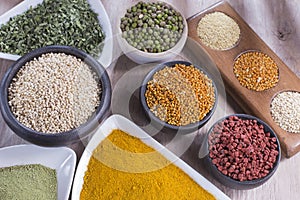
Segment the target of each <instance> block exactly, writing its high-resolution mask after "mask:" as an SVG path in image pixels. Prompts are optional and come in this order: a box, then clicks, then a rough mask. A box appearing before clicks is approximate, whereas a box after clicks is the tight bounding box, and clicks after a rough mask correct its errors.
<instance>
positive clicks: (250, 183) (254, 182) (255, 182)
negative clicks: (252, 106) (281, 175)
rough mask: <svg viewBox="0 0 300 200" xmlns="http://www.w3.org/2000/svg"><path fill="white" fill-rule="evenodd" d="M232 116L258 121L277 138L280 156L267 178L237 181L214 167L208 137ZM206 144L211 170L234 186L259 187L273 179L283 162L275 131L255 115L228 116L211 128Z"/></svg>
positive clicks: (277, 157) (277, 140)
mask: <svg viewBox="0 0 300 200" xmlns="http://www.w3.org/2000/svg"><path fill="white" fill-rule="evenodd" d="M231 116H237V117H239V118H240V119H252V120H256V121H257V122H258V124H259V125H263V126H264V130H269V131H267V132H269V133H270V134H271V136H273V137H275V138H276V143H277V150H278V155H277V156H276V161H275V162H274V167H273V168H272V169H271V170H270V172H269V173H268V174H267V175H266V176H265V177H262V178H259V179H254V180H250V181H249V180H246V181H238V180H235V179H233V178H231V177H229V176H226V175H224V174H223V173H221V172H220V171H219V170H218V168H217V167H216V165H214V164H213V163H212V160H211V157H210V156H209V152H210V151H209V144H208V140H209V139H208V137H209V135H210V134H211V133H212V130H213V128H214V127H215V126H216V125H217V124H219V123H220V122H222V121H224V120H226V119H228V118H229V117H231ZM205 143H206V144H207V151H208V154H207V155H206V157H207V161H208V163H209V165H210V166H209V167H210V168H211V169H213V170H214V172H216V173H217V174H218V176H219V177H222V178H223V179H224V180H225V181H226V182H227V181H228V182H231V183H232V184H234V185H240V186H244V187H246V186H255V185H257V186H259V185H261V184H263V183H264V182H265V181H267V180H268V179H269V178H271V176H273V174H274V173H275V171H276V170H277V168H278V166H279V163H280V160H281V147H280V142H279V139H278V137H277V135H276V133H275V132H274V131H273V129H272V128H271V127H270V126H269V125H268V124H267V123H266V122H264V121H263V120H261V119H260V118H258V117H255V116H253V115H249V114H241V113H238V114H231V115H227V116H225V117H223V118H221V119H219V120H217V121H216V122H215V123H214V124H213V125H212V126H211V127H210V128H209V130H208V131H207V134H206V138H205Z"/></svg>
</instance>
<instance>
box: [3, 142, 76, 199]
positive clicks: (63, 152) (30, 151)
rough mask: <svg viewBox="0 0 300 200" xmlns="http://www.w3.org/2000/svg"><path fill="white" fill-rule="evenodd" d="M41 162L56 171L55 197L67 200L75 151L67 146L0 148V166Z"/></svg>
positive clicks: (74, 162) (74, 161)
mask: <svg viewBox="0 0 300 200" xmlns="http://www.w3.org/2000/svg"><path fill="white" fill-rule="evenodd" d="M28 164H41V165H43V166H46V167H49V168H51V169H55V170H56V173H57V182H58V185H57V188H58V191H57V199H58V200H68V199H69V194H70V189H71V185H72V181H73V175H74V171H75V165H76V154H75V152H74V151H73V150H72V149H70V148H67V147H57V148H46V147H39V146H36V145H27V144H26V145H15V146H9V147H4V148H1V149H0V167H1V168H2V167H10V166H15V165H28Z"/></svg>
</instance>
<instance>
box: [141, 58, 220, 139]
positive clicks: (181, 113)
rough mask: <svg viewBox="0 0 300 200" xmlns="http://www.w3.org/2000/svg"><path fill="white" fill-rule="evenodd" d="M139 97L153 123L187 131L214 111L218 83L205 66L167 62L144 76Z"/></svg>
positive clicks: (200, 125) (162, 126)
mask: <svg viewBox="0 0 300 200" xmlns="http://www.w3.org/2000/svg"><path fill="white" fill-rule="evenodd" d="M140 100H141V104H142V107H143V109H144V111H145V114H146V116H147V117H148V118H149V119H150V123H152V124H153V126H155V127H156V128H158V129H165V130H170V131H172V132H174V131H175V132H178V133H183V134H186V133H191V132H193V131H195V130H197V129H199V128H201V127H202V126H204V125H205V124H206V122H207V121H208V120H209V119H210V118H211V116H212V115H213V113H214V111H215V109H216V105H217V87H216V85H215V83H214V81H213V79H212V78H211V75H210V74H209V73H207V72H206V71H205V69H204V68H201V67H199V66H197V65H193V64H191V63H190V62H187V61H171V62H165V63H161V64H158V65H157V66H156V67H154V68H153V69H152V70H151V71H150V72H149V73H148V74H147V75H146V77H145V78H144V80H143V83H142V86H141V89H140Z"/></svg>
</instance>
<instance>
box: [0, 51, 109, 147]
mask: <svg viewBox="0 0 300 200" xmlns="http://www.w3.org/2000/svg"><path fill="white" fill-rule="evenodd" d="M50 52H52V53H65V54H68V55H73V56H75V57H77V58H80V59H81V60H83V61H84V62H85V63H86V64H87V65H88V66H90V67H91V69H92V70H93V71H94V72H96V74H97V75H98V77H100V81H101V86H102V94H101V97H99V98H101V101H100V105H99V106H98V107H97V109H96V111H95V113H93V115H92V116H91V117H90V118H89V119H88V121H87V122H85V123H84V124H82V125H80V126H79V127H78V128H75V129H72V130H70V131H66V132H61V133H55V134H49V133H42V132H37V131H35V130H32V129H30V128H28V127H26V126H24V125H23V124H21V123H20V122H19V121H18V120H17V119H16V118H15V116H14V115H13V113H12V112H11V109H10V106H9V105H8V87H9V85H10V83H11V81H12V79H13V78H14V76H15V75H16V73H17V72H18V71H19V69H20V68H21V67H23V66H24V64H25V63H27V62H28V61H31V60H33V59H34V58H37V57H39V56H41V55H42V54H45V53H50ZM110 99H111V83H110V80H109V77H108V74H107V72H106V71H105V69H104V67H103V66H102V65H101V64H100V63H99V62H97V61H96V60H95V59H94V58H93V57H92V56H90V55H88V54H87V53H85V52H83V51H81V50H78V49H76V48H73V47H70V46H47V47H43V48H39V49H36V50H34V51H32V52H30V53H28V54H26V55H24V56H22V57H21V58H19V59H18V60H17V61H16V62H15V63H14V64H13V65H12V66H11V67H10V68H9V69H8V70H7V72H6V73H5V75H4V77H3V79H2V81H1V86H0V110H1V113H2V116H3V119H4V120H5V122H6V123H7V125H8V126H9V127H10V128H11V129H12V130H13V131H14V132H15V133H16V134H17V135H18V136H20V137H21V138H23V139H25V140H27V141H29V142H31V143H34V144H37V145H41V146H63V145H67V144H70V143H72V142H76V141H78V140H80V139H81V138H83V137H86V136H88V135H89V134H90V133H92V132H93V131H94V130H95V129H96V128H97V127H98V125H99V124H100V122H101V120H102V119H103V118H104V117H105V114H106V113H107V111H108V109H109V106H110Z"/></svg>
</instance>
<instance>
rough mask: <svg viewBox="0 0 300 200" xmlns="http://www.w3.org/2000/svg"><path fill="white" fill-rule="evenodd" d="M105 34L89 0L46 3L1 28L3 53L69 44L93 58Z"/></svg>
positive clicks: (17, 52) (99, 50)
mask: <svg viewBox="0 0 300 200" xmlns="http://www.w3.org/2000/svg"><path fill="white" fill-rule="evenodd" d="M104 38H105V36H104V33H103V31H102V28H101V26H100V25H99V22H98V18H97V14H96V13H95V12H94V11H93V10H92V9H91V7H90V5H89V4H88V2H87V1H86V0H44V1H43V2H42V3H41V4H38V5H37V6H36V7H34V8H33V7H30V8H29V9H28V10H27V11H26V12H24V13H23V14H20V15H17V16H15V17H13V18H11V19H10V20H9V21H8V22H7V23H6V24H3V25H2V26H1V27H0V51H1V52H4V53H10V54H17V55H21V56H22V55H24V54H26V53H28V52H29V51H31V50H34V49H36V48H40V47H43V46H48V45H69V46H73V47H76V48H78V49H81V50H83V51H85V52H87V53H89V54H91V55H93V56H97V55H98V54H99V53H100V52H101V50H102V46H103V44H102V42H103V41H104Z"/></svg>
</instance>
